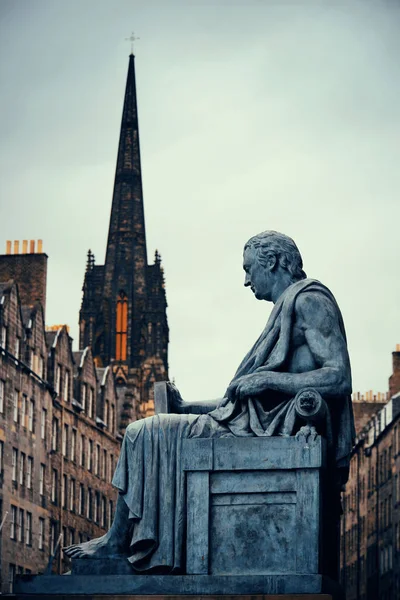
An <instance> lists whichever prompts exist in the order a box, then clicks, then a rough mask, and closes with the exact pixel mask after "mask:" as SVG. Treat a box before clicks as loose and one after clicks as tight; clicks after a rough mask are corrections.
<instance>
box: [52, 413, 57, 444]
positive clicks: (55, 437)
mask: <svg viewBox="0 0 400 600" xmlns="http://www.w3.org/2000/svg"><path fill="white" fill-rule="evenodd" d="M57 448H58V419H57V418H56V417H54V418H53V429H52V433H51V449H52V450H54V451H56V450H57Z"/></svg>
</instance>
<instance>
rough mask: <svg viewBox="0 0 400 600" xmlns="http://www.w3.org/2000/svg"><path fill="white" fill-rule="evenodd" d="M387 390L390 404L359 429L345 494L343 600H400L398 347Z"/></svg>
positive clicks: (342, 522)
mask: <svg viewBox="0 0 400 600" xmlns="http://www.w3.org/2000/svg"><path fill="white" fill-rule="evenodd" d="M395 382H397V383H398V385H397V386H396V385H395ZM389 389H390V392H389V393H390V394H391V398H390V400H389V401H388V402H387V403H386V404H385V405H384V406H383V407H380V408H379V409H378V410H377V412H376V413H375V414H374V415H371V418H370V419H369V420H368V421H367V422H366V423H365V424H364V426H363V427H362V428H359V429H358V430H357V439H356V445H355V447H354V450H353V454H352V458H351V463H350V477H349V481H348V483H347V484H346V489H345V492H344V494H343V515H342V519H341V581H342V584H343V586H344V588H345V590H346V598H347V600H397V599H398V598H400V348H399V347H397V348H396V351H395V352H393V374H392V376H391V377H390V379H389Z"/></svg>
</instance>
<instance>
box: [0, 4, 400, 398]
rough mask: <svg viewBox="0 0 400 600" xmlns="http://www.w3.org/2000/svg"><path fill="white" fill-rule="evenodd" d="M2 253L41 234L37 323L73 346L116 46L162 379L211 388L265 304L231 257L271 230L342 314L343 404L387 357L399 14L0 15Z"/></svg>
mask: <svg viewBox="0 0 400 600" xmlns="http://www.w3.org/2000/svg"><path fill="white" fill-rule="evenodd" d="M0 28H1V31H0V86H1V94H0V136H1V138H0V202H1V217H2V219H1V229H0V232H1V235H0V244H1V248H0V250H1V251H4V248H5V241H6V239H21V240H22V239H26V238H29V239H38V238H43V240H44V250H45V251H46V252H47V253H48V255H49V286H48V300H47V301H48V311H47V322H48V323H49V324H51V323H68V324H70V326H71V329H72V335H73V337H74V338H75V340H76V342H77V320H78V312H79V306H80V301H81V287H82V281H83V275H84V268H85V260H86V252H87V250H88V248H89V247H90V248H91V249H92V250H93V252H94V253H95V255H96V259H97V261H98V262H99V263H103V260H104V252H105V244H106V239H107V230H108V219H109V213H110V207H111V195H112V187H113V177H114V170H115V162H116V152H117V143H118V134H119V126H120V118H121V111H122V102H123V93H124V86H125V78H126V72H127V67H128V54H129V44H128V43H127V42H125V41H124V38H126V37H128V36H129V35H130V33H131V31H132V30H134V31H135V33H136V34H137V35H138V36H139V37H140V41H138V42H137V44H136V49H135V54H136V76H137V87H138V103H139V120H140V136H141V138H140V139H141V154H142V167H143V184H144V197H145V211H146V227H147V240H148V253H149V257H151V256H152V255H153V253H154V249H155V248H158V250H159V251H160V252H161V255H162V259H163V264H164V267H165V275H166V285H167V298H168V303H169V309H168V317H169V324H170V332H171V335H170V338H171V342H170V374H171V375H172V376H175V378H176V382H177V384H178V386H179V387H180V389H181V391H182V394H183V395H184V397H186V398H188V399H189V398H193V399H200V398H205V397H210V396H217V395H219V394H222V393H223V392H224V391H225V388H226V385H227V383H228V382H229V380H230V379H231V377H232V375H233V373H234V371H235V369H236V366H237V364H238V362H239V361H240V359H241V358H242V356H243V354H244V353H245V352H246V351H247V350H248V347H249V346H250V345H251V344H252V343H253V342H254V340H255V338H256V337H257V336H258V334H259V333H260V331H261V329H262V327H263V326H264V324H265V321H266V320H267V318H268V315H269V313H270V306H269V305H267V304H266V303H264V302H257V301H256V300H255V299H254V297H253V296H252V293H251V292H250V291H249V290H248V289H245V288H244V287H243V272H242V268H241V260H242V247H243V244H244V242H245V241H246V240H247V239H248V238H249V237H250V236H251V235H253V234H255V233H258V232H259V231H262V230H264V229H277V230H280V231H283V232H284V233H287V234H289V235H291V236H292V237H293V238H294V239H295V240H296V242H297V244H298V246H299V248H300V250H301V252H302V254H303V259H304V264H305V270H306V272H307V274H308V275H309V276H310V277H315V278H317V279H320V280H321V281H322V282H324V283H325V284H326V285H328V286H329V287H330V288H331V289H332V291H333V292H334V294H335V295H336V297H337V300H338V302H339V304H340V306H341V309H342V312H343V315H344V319H345V323H346V326H347V333H348V338H349V347H350V352H351V359H352V366H353V381H354V389H355V390H361V391H365V390H366V389H375V390H382V391H383V390H386V389H387V377H388V376H389V374H390V372H391V351H392V350H393V349H394V347H395V344H396V342H400V314H399V301H398V297H399V293H400V276H399V268H398V265H399V250H398V247H399V242H398V229H399V221H400V203H399V201H398V197H399V192H400V169H399V166H398V162H399V144H400V102H399V97H400V60H399V56H400V36H399V31H400V7H399V3H397V2H396V3H395V2H389V1H387V2H383V1H378V0H376V1H371V2H369V1H368V0H363V1H360V2H358V1H356V0H347V1H346V2H326V1H322V0H321V1H320V2H319V1H317V0H314V1H313V0H298V1H297V2H295V1H292V2H288V1H285V0H279V1H278V0H270V1H269V0H258V1H257V0H241V1H239V0H226V1H222V0H220V1H219V2H218V1H211V0H209V1H205V0H204V1H201V0H197V1H196V2H194V1H188V0H181V1H178V0H164V1H163V2H162V1H161V0H159V2H155V1H151V0H150V1H149V0H147V1H145V0H141V1H133V0H130V1H127V0H118V1H117V2H115V1H112V0H79V1H78V0H69V1H68V2H65V1H64V0H63V1H58V0H52V1H50V0H31V1H28V0H24V1H22V0H12V1H11V0H10V1H9V0H0Z"/></svg>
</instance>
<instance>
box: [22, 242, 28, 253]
mask: <svg viewBox="0 0 400 600" xmlns="http://www.w3.org/2000/svg"><path fill="white" fill-rule="evenodd" d="M27 252H28V240H23V242H22V254H26V253H27Z"/></svg>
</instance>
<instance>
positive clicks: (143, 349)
mask: <svg viewBox="0 0 400 600" xmlns="http://www.w3.org/2000/svg"><path fill="white" fill-rule="evenodd" d="M166 308H167V302H166V295H165V288H164V274H163V268H162V266H161V258H160V255H159V254H158V252H157V251H156V253H155V259H154V264H148V260H147V249H146V231H145V221H144V207H143V189H142V172H141V164H140V145H139V124H138V110H137V99H136V76H135V57H134V55H133V54H131V55H130V57H129V66H128V76H127V81H126V89H125V99H124V106H123V112H122V122H121V131H120V138H119V146H118V155H117V166H116V173H115V182H114V192H113V199H112V207H111V217H110V226H109V232H108V240H107V248H106V256H105V262H104V264H103V265H98V264H96V263H95V258H94V256H93V254H92V253H91V251H90V250H89V253H88V260H87V266H86V273H85V278H84V284H83V299H82V306H81V311H80V317H79V325H80V337H79V345H80V348H81V349H84V348H85V347H87V346H91V348H92V352H93V356H94V360H95V363H96V365H97V366H99V367H102V368H104V367H106V366H108V365H111V366H112V369H113V371H114V373H115V377H116V382H117V386H118V394H119V396H120V397H121V399H122V400H121V407H122V408H123V410H122V412H121V413H120V414H119V416H118V418H119V425H120V429H121V430H122V431H123V430H124V428H125V427H126V425H127V424H128V423H129V422H131V421H134V420H136V419H138V418H141V417H146V416H149V415H151V414H154V399H153V384H154V382H155V381H160V380H165V379H167V378H168V339H169V330H168V322H167V314H166Z"/></svg>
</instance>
